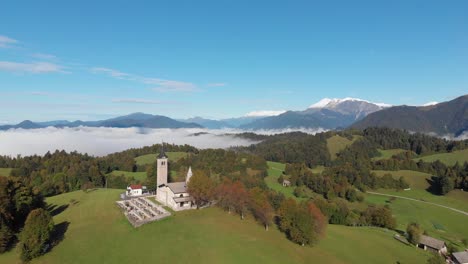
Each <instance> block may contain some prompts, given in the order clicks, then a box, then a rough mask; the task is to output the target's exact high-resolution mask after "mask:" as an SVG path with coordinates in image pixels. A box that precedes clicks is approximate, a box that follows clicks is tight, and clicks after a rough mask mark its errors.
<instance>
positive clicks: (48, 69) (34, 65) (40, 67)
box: [0, 61, 65, 73]
mask: <svg viewBox="0 0 468 264" xmlns="http://www.w3.org/2000/svg"><path fill="white" fill-rule="evenodd" d="M0 70H3V71H8V72H22V73H52V72H60V73H65V71H64V70H63V67H62V66H60V65H57V64H55V63H50V62H31V63H20V62H11V61H0Z"/></svg>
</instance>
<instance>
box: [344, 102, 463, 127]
mask: <svg viewBox="0 0 468 264" xmlns="http://www.w3.org/2000/svg"><path fill="white" fill-rule="evenodd" d="M352 127H353V128H357V129H364V128H367V127H389V128H399V129H406V130H409V131H413V132H423V133H431V132H432V133H436V134H438V135H447V134H454V135H456V136H458V135H461V134H462V133H463V132H465V131H468V95H464V96H461V97H458V98H456V99H454V100H452V101H448V102H444V103H440V104H436V105H431V106H421V107H416V106H395V107H391V108H387V109H383V110H381V111H378V112H374V113H372V114H370V115H368V116H367V117H365V118H364V119H362V120H360V121H357V122H356V123H354V124H353V125H352Z"/></svg>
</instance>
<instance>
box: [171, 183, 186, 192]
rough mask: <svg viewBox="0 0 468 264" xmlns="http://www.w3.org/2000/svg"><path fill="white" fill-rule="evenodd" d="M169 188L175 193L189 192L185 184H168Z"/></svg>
mask: <svg viewBox="0 0 468 264" xmlns="http://www.w3.org/2000/svg"><path fill="white" fill-rule="evenodd" d="M167 187H169V189H171V191H172V192H173V193H186V192H187V186H186V185H185V182H171V183H168V184H167Z"/></svg>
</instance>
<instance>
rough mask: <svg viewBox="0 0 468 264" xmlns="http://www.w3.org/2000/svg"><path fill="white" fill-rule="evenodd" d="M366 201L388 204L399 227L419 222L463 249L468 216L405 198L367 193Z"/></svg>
mask: <svg viewBox="0 0 468 264" xmlns="http://www.w3.org/2000/svg"><path fill="white" fill-rule="evenodd" d="M366 202H368V203H371V204H379V205H388V206H389V207H390V208H391V209H392V212H393V215H394V216H395V217H396V219H397V225H398V227H397V228H398V229H400V230H406V226H407V225H408V223H410V222H417V223H419V224H420V225H421V226H422V228H423V229H424V230H425V231H426V232H428V233H429V235H430V236H433V237H437V238H440V239H443V240H444V241H446V242H449V243H452V244H454V245H455V246H457V247H459V248H460V249H461V247H462V243H461V240H462V239H464V238H468V228H466V223H468V216H466V215H463V214H461V213H458V212H455V211H452V210H449V209H446V208H442V207H438V206H435V205H431V204H427V203H422V202H418V201H410V200H405V199H400V198H396V199H390V198H389V197H385V196H379V195H373V194H367V195H366Z"/></svg>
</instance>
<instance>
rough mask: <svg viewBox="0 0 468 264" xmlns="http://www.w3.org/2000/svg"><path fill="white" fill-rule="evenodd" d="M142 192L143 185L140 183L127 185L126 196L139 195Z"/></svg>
mask: <svg viewBox="0 0 468 264" xmlns="http://www.w3.org/2000/svg"><path fill="white" fill-rule="evenodd" d="M142 194H143V186H142V185H141V184H132V185H130V186H128V187H127V196H140V195H142Z"/></svg>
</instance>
